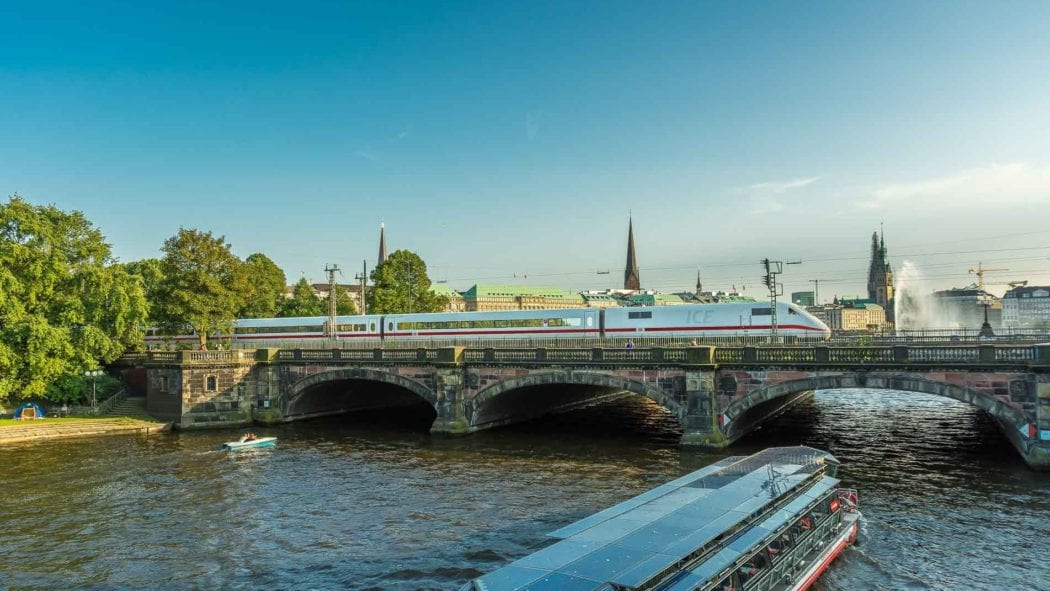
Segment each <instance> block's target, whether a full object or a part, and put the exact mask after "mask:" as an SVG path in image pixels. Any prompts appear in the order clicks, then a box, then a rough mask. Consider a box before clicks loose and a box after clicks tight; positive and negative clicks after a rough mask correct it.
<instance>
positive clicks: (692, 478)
mask: <svg viewBox="0 0 1050 591" xmlns="http://www.w3.org/2000/svg"><path fill="white" fill-rule="evenodd" d="M837 465H838V460H836V459H835V457H834V456H832V455H831V454H830V453H828V452H825V451H821V450H819V449H814V448H811V447H802V446H800V447H776V448H769V449H766V450H764V451H761V452H759V453H756V454H753V455H750V456H746V457H739V456H737V457H730V458H726V459H724V460H721V461H719V462H716V463H714V464H711V465H710V466H707V467H705V468H702V469H700V470H697V471H695V472H693V473H691V474H687V475H685V476H682V477H681V478H678V479H677V480H673V481H671V482H668V483H667V484H664V485H662V486H658V487H656V488H654V489H653V490H650V491H649V492H646V493H643V494H641V495H638V496H637V497H634V498H633V499H630V500H628V501H625V502H623V503H620V504H618V505H616V506H614V507H610V508H608V509H605V510H604V511H601V512H599V513H596V514H594V515H592V516H590V517H587V518H585V519H582V520H580V521H577V522H576V523H573V524H571V525H568V526H566V527H563V528H561V529H559V530H557V531H554V532H551V533H550V534H549V535H550V536H551V537H553V538H556V539H558V540H559V541H558V542H556V543H554V544H552V545H550V546H548V547H546V548H544V549H542V550H540V551H538V552H536V553H534V554H531V555H529V556H526V557H524V558H521V559H518V560H515V561H514V562H512V563H510V564H509V565H507V566H505V567H503V568H501V569H498V570H496V571H493V572H492V573H489V574H487V575H485V576H482V577H479V578H478V579H475V580H474V588H475V589H486V590H491V591H504V590H505V591H510V590H518V589H523V588H526V587H527V588H528V589H529V590H530V591H555V590H559V591H598V590H606V589H611V588H612V587H610V585H615V586H616V587H615V588H626V589H632V588H636V587H638V586H641V585H643V584H646V583H651V582H654V581H657V580H661V579H666V578H668V577H670V576H672V575H675V576H676V577H677V580H676V581H675V583H674V584H673V585H672V587H670V588H669V589H675V590H677V589H693V588H694V587H695V586H696V585H699V584H701V583H703V582H704V581H708V580H710V579H712V578H715V577H716V576H717V575H718V574H719V573H721V572H722V571H723V570H725V569H726V568H728V567H730V566H731V565H733V564H734V563H735V562H736V561H737V559H739V558H740V557H741V556H743V555H745V554H748V553H750V552H751V551H752V550H753V549H755V548H756V547H758V546H759V545H760V544H761V543H763V542H764V541H765V540H766V538H767V537H769V536H770V535H771V534H772V533H773V532H775V531H776V530H777V529H778V528H780V527H782V526H784V525H786V524H787V523H788V522H789V521H791V520H793V519H795V518H796V517H797V516H798V515H799V514H800V513H801V512H803V511H804V510H805V508H806V507H807V506H809V505H810V504H811V503H813V502H814V501H815V500H817V499H819V498H820V497H821V496H822V495H824V494H826V493H827V492H828V491H830V490H832V489H834V488H835V487H837V485H838V483H839V481H838V480H837V479H835V478H834V477H833V476H831V475H828V474H829V473H830V474H832V475H833V474H834V472H835V467H837ZM828 466H830V467H831V469H830V470H827V471H826V470H825V468H826V467H828ZM789 499H790V500H789ZM784 502H786V503H787V504H786V505H783V506H780V507H779V508H777V507H774V506H773V505H774V504H777V503H784ZM727 533H729V535H726V534H727ZM683 561H684V562H688V563H689V566H688V568H687V569H684V570H683V569H682V568H681V567H680V566H678V565H681V564H682V563H683Z"/></svg>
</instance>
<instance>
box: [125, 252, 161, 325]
mask: <svg viewBox="0 0 1050 591" xmlns="http://www.w3.org/2000/svg"><path fill="white" fill-rule="evenodd" d="M160 267H161V264H160V259H142V260H141V261H132V262H130V263H125V265H124V269H125V270H126V271H127V272H128V273H130V274H131V275H132V276H134V277H138V278H139V280H140V281H141V282H142V288H143V290H144V291H145V294H146V303H147V304H149V322H150V323H151V324H157V323H158V322H160V321H161V316H160V310H159V309H157V305H156V303H157V302H158V301H159V300H160V298H159V297H158V296H159V293H160V284H161V280H162V279H164V274H163V273H162V272H161V270H160Z"/></svg>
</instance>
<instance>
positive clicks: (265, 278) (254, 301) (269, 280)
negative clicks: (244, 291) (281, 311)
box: [237, 252, 286, 318]
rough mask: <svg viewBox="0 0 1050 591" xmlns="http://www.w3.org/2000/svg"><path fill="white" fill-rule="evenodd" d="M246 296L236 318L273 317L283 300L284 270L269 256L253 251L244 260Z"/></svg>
mask: <svg viewBox="0 0 1050 591" xmlns="http://www.w3.org/2000/svg"><path fill="white" fill-rule="evenodd" d="M244 265H245V268H246V273H247V278H248V296H247V301H246V302H245V304H244V307H243V308H241V310H240V312H239V313H238V314H237V317H238V318H273V317H274V316H276V315H277V310H278V307H279V306H280V305H281V303H283V300H284V286H285V281H286V280H285V277H284V271H282V270H281V268H280V267H278V266H277V264H276V263H274V262H273V261H272V260H270V257H268V256H266V255H264V254H262V253H258V252H257V253H255V254H252V255H249V256H248V258H247V259H245V262H244Z"/></svg>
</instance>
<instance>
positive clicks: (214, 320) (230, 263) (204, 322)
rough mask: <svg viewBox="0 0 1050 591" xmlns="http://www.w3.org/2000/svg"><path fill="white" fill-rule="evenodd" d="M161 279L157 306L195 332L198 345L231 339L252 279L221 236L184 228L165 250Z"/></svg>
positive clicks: (173, 322)
mask: <svg viewBox="0 0 1050 591" xmlns="http://www.w3.org/2000/svg"><path fill="white" fill-rule="evenodd" d="M161 250H162V251H163V252H164V257H163V258H162V259H161V267H160V270H161V273H162V275H163V279H162V280H161V285H160V289H159V293H158V301H157V302H156V306H157V307H158V309H159V311H160V312H159V313H160V315H161V316H162V317H163V318H164V319H165V320H166V321H167V322H170V323H172V324H183V325H188V326H190V327H192V328H193V330H195V331H196V332H197V336H198V340H199V342H200V346H201V347H202V348H203V347H206V346H207V344H208V337H209V336H211V335H213V334H214V333H216V332H221V333H223V334H230V333H231V331H232V329H233V320H234V318H235V317H236V315H237V312H239V311H240V310H241V309H242V308H243V307H244V305H245V301H246V298H247V294H248V285H247V283H248V280H247V277H248V274H247V273H246V270H245V264H244V263H243V262H242V261H241V260H240V259H238V258H237V257H236V256H234V255H233V253H232V252H231V251H230V245H229V244H227V243H226V239H225V237H223V236H212V233H211V232H201V231H199V230H193V229H186V228H180V229H179V232H178V234H176V235H175V236H172V237H171V238H168V239H167V240H165V241H164V246H163V248H161Z"/></svg>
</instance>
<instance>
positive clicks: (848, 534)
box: [787, 511, 860, 591]
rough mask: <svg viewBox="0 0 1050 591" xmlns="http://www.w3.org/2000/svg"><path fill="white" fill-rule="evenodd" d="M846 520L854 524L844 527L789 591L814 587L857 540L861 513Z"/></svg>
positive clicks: (850, 514)
mask: <svg viewBox="0 0 1050 591" xmlns="http://www.w3.org/2000/svg"><path fill="white" fill-rule="evenodd" d="M845 520H848V521H851V522H852V523H849V524H848V525H847V526H846V527H844V528H843V530H842V532H841V533H839V534H838V535H837V536H836V537H835V539H834V540H832V542H831V543H830V544H828V546H827V548H825V549H824V550H823V551H822V552H821V553H820V554H819V555H818V556H817V557H816V558H814V559H813V562H812V564H810V565H809V566H808V567H807V568H806V569H805V570H803V571H802V573H801V574H800V575H799V577H798V579H797V582H796V583H795V584H794V585H792V586H790V587H788V589H787V591H806V589H809V588H810V587H812V586H813V583H815V582H817V579H819V578H820V575H821V574H823V573H824V571H825V570H827V568H828V566H830V565H831V563H832V562H833V561H834V560H835V559H836V558H837V557H838V555H839V554H841V553H842V551H843V550H845V549H846V548H848V547H849V545H850V544H852V543H853V541H854V540H856V539H857V529H858V528H859V525H860V512H859V511H856V512H853V513H849V514H847V516H846V518H845Z"/></svg>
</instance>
